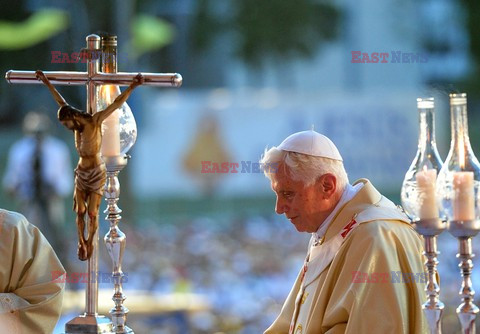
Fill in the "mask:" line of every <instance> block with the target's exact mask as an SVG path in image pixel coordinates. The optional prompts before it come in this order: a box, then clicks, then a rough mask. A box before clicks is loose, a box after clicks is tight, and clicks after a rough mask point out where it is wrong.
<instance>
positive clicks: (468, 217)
mask: <svg viewBox="0 0 480 334" xmlns="http://www.w3.org/2000/svg"><path fill="white" fill-rule="evenodd" d="M450 113H451V128H452V141H451V145H450V151H449V153H448V156H447V159H446V160H445V163H444V164H443V167H442V169H441V170H440V173H439V175H438V179H437V203H438V204H439V206H440V208H441V210H442V212H443V213H444V215H445V216H446V218H447V221H448V230H449V232H450V233H451V234H452V235H453V236H454V237H456V238H458V241H459V252H458V254H457V258H459V259H460V263H459V267H460V273H461V275H462V286H461V288H460V292H459V294H460V296H461V297H462V303H461V304H460V306H458V308H457V314H458V317H459V319H460V323H461V326H462V329H463V333H469V334H471V333H475V317H476V314H477V313H478V311H479V309H478V307H477V306H476V305H475V304H474V303H473V300H474V295H475V291H474V290H473V287H472V281H471V273H472V269H473V261H472V258H473V256H474V254H473V253H472V238H473V237H474V236H475V235H477V233H478V231H479V230H480V220H479V187H480V164H479V163H478V160H477V158H476V157H475V155H474V153H473V151H472V147H471V145H470V138H469V135H468V119H467V95H466V94H465V93H462V94H450Z"/></svg>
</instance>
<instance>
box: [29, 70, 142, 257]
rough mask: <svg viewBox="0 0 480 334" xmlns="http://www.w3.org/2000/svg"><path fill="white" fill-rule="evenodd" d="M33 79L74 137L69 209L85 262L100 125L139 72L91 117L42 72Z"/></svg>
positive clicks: (97, 194)
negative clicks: (52, 101)
mask: <svg viewBox="0 0 480 334" xmlns="http://www.w3.org/2000/svg"><path fill="white" fill-rule="evenodd" d="M36 76H37V78H38V79H39V80H41V81H43V83H44V84H45V85H46V86H47V87H48V89H49V90H50V92H51V93H52V95H53V97H54V99H55V101H56V102H57V104H58V105H59V106H60V108H59V109H58V120H59V121H60V122H61V123H62V124H63V125H64V126H65V127H66V128H68V129H69V130H72V131H73V133H74V136H75V148H76V149H77V152H78V155H79V160H78V164H77V168H75V190H74V194H73V210H74V211H75V212H76V214H77V218H76V223H77V231H78V258H79V259H80V260H82V261H85V260H87V259H89V258H90V256H91V255H92V252H93V237H94V235H95V232H96V231H97V227H98V210H99V208H100V203H101V200H102V196H103V188H104V186H105V182H106V168H105V164H104V162H103V160H102V157H101V154H100V147H101V143H102V131H101V125H102V122H103V121H104V120H105V119H106V118H107V117H108V116H110V114H112V112H113V111H115V110H116V109H117V108H119V107H120V106H121V105H122V104H123V103H124V102H125V101H126V100H127V99H128V97H129V96H130V94H131V93H132V91H133V89H134V88H135V87H137V86H139V85H141V84H143V82H144V78H143V76H142V75H141V74H140V73H139V74H138V75H137V76H136V77H135V78H134V79H133V82H132V83H131V84H130V86H129V87H128V88H127V89H126V90H125V91H123V93H121V94H120V95H119V96H118V97H117V98H116V99H115V100H114V101H113V102H112V104H110V105H109V106H108V107H107V108H105V109H104V110H100V111H98V112H96V113H95V114H93V115H91V114H90V113H87V112H84V111H81V110H78V109H75V108H74V107H72V106H70V105H69V104H68V103H67V102H66V101H65V99H64V98H63V97H62V95H60V93H59V92H58V91H57V90H56V88H55V87H54V86H53V85H52V83H51V82H50V81H49V80H48V78H47V77H46V76H45V74H44V73H43V72H42V71H37V72H36ZM85 214H88V217H89V220H90V223H89V224H88V237H87V238H85V225H86V224H85Z"/></svg>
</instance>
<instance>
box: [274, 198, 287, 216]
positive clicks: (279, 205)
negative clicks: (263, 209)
mask: <svg viewBox="0 0 480 334" xmlns="http://www.w3.org/2000/svg"><path fill="white" fill-rule="evenodd" d="M287 211H288V207H287V206H286V205H285V202H284V201H282V200H281V199H279V198H278V197H277V202H276V203H275V212H276V213H277V214H279V215H281V214H284V213H285V212H287Z"/></svg>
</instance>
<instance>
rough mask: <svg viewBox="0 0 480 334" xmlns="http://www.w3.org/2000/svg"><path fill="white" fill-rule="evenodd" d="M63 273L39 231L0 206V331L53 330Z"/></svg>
mask: <svg viewBox="0 0 480 334" xmlns="http://www.w3.org/2000/svg"><path fill="white" fill-rule="evenodd" d="M64 274H65V269H64V268H63V266H62V264H61V263H60V261H59V260H58V258H57V256H56V254H55V252H54V251H53V249H52V247H51V246H50V245H49V243H48V241H47V240H46V239H45V237H44V236H43V235H42V233H41V232H40V230H39V229H38V228H36V227H35V226H33V225H32V224H30V223H29V222H28V221H27V220H26V219H25V217H23V216H22V215H21V214H18V213H15V212H10V211H6V210H2V209H0V333H9V334H20V333H22V334H30V333H52V331H53V329H54V328H55V325H56V323H57V321H58V318H59V316H60V312H61V309H62V301H63V292H64V288H65V283H63V282H62V281H61V280H57V278H59V277H60V276H62V275H64Z"/></svg>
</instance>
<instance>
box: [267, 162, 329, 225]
mask: <svg viewBox="0 0 480 334" xmlns="http://www.w3.org/2000/svg"><path fill="white" fill-rule="evenodd" d="M322 178H323V177H320V178H319V179H318V180H317V181H316V182H315V183H314V184H312V185H310V186H304V184H303V182H301V181H296V180H294V179H292V177H291V175H290V172H289V169H288V167H286V166H285V165H284V164H280V165H279V168H278V170H277V172H276V173H274V174H272V190H273V191H274V192H275V194H276V195H277V201H276V205H275V212H276V213H277V214H279V215H281V214H285V216H286V217H287V218H288V219H289V220H290V222H291V223H292V224H293V225H294V226H295V228H296V229H297V231H299V232H309V233H312V232H316V231H317V230H318V228H319V227H320V225H321V224H322V223H323V221H324V220H325V219H326V218H327V217H328V215H329V214H330V212H331V204H330V203H329V202H328V201H326V200H325V196H324V195H325V194H324V191H323V186H322V184H321V183H322V181H321V180H322Z"/></svg>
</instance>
